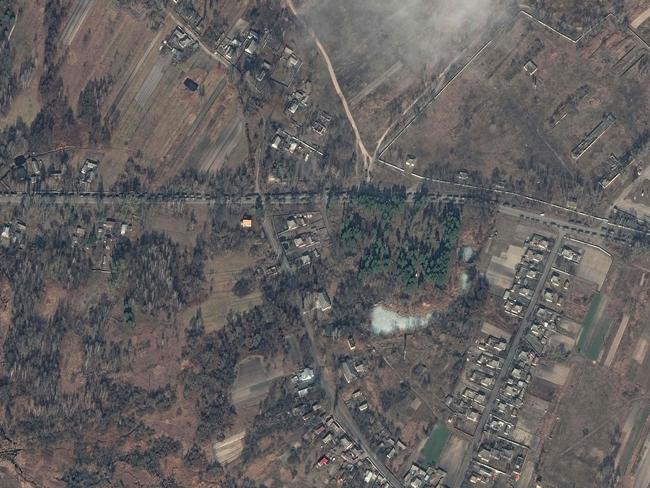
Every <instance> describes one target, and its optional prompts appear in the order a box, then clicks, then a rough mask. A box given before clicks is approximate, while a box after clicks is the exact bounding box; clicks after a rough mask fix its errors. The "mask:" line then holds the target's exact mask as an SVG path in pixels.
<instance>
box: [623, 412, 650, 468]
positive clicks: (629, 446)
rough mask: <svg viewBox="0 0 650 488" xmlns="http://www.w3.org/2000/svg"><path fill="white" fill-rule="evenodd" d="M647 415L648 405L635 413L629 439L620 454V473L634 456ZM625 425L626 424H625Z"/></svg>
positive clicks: (648, 413) (649, 413)
mask: <svg viewBox="0 0 650 488" xmlns="http://www.w3.org/2000/svg"><path fill="white" fill-rule="evenodd" d="M648 415H650V405H646V406H644V407H642V408H640V409H639V411H638V412H636V418H635V419H634V423H633V427H632V429H631V430H630V435H629V438H628V439H627V441H626V443H625V446H624V449H623V452H622V453H621V458H620V462H619V465H618V468H619V469H620V470H621V472H622V473H624V472H625V470H626V469H627V465H628V464H629V462H630V459H631V458H632V454H634V450H635V448H636V446H637V444H638V443H639V440H640V438H641V434H642V433H643V426H644V425H645V423H646V421H647V420H648ZM626 423H627V422H626Z"/></svg>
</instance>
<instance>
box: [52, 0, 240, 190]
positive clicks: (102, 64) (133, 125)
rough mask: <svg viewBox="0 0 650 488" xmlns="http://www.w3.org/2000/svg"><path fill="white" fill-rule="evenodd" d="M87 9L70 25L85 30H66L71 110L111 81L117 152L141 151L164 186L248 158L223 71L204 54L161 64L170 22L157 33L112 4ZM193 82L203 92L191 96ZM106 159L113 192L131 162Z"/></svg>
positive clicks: (108, 100) (104, 170)
mask: <svg viewBox="0 0 650 488" xmlns="http://www.w3.org/2000/svg"><path fill="white" fill-rule="evenodd" d="M82 3H84V7H83V9H81V10H84V9H86V10H87V12H86V14H83V13H80V15H79V16H78V18H77V17H74V18H71V20H70V22H74V23H78V24H79V25H75V26H72V25H71V26H70V29H68V30H66V32H70V33H72V32H76V31H78V32H79V34H77V35H72V34H70V36H71V37H70V39H69V49H68V54H67V57H66V63H64V65H63V68H62V76H63V79H64V83H65V88H66V93H67V95H68V98H69V100H70V101H71V104H72V105H73V106H75V105H76V101H77V99H78V96H79V93H80V92H81V90H82V89H83V88H84V86H85V85H86V83H87V82H89V81H91V80H100V79H104V80H109V89H108V92H107V93H106V95H105V96H104V97H103V98H102V101H101V110H102V115H103V117H104V118H105V120H107V122H108V124H109V125H110V130H111V135H112V137H111V143H110V146H111V147H112V148H120V147H129V148H137V149H138V154H139V155H141V157H142V159H144V162H145V164H148V165H150V166H152V167H153V168H154V170H155V173H156V175H155V180H156V181H157V182H160V183H163V182H165V181H166V180H168V179H169V178H172V177H173V176H175V175H176V174H177V173H178V172H179V171H181V170H182V169H184V168H187V167H193V168H196V169H198V170H204V171H217V170H218V169H219V168H221V167H222V166H224V165H225V164H232V165H233V166H235V165H237V164H239V163H240V162H241V161H243V160H244V159H246V158H247V157H248V146H247V143H246V137H245V132H244V125H243V120H242V113H241V107H240V103H239V100H238V99H237V94H236V90H235V89H234V88H233V87H232V86H231V84H229V83H228V82H227V81H226V78H225V75H226V72H225V69H224V68H223V67H222V66H221V65H220V64H218V63H217V62H216V61H215V60H214V59H212V58H211V57H209V56H208V55H207V54H205V53H204V52H203V51H201V50H199V51H198V52H196V53H194V54H193V55H192V56H191V57H190V58H189V59H188V60H186V61H184V62H182V63H181V64H176V63H174V62H173V61H172V59H171V57H169V56H162V55H161V53H160V49H159V48H160V45H161V43H162V41H163V39H164V37H165V36H166V35H168V33H169V32H170V31H171V30H172V29H173V28H174V27H175V24H174V23H173V22H172V21H171V19H169V18H168V19H167V20H166V22H165V23H164V24H163V25H162V26H161V28H160V30H159V31H158V32H157V33H155V32H152V31H150V30H149V29H148V28H147V27H146V25H145V24H144V22H143V20H141V19H139V18H137V17H135V16H134V14H133V13H132V12H131V11H130V10H127V9H120V8H118V7H117V6H115V5H114V4H113V3H111V2H91V1H87V2H82ZM80 8H81V6H80ZM82 33H83V35H82ZM188 77H189V78H191V79H193V80H194V81H195V82H196V83H198V85H199V87H200V89H199V90H198V91H196V92H191V91H189V90H187V89H186V88H185V86H184V85H183V81H184V80H185V78H188ZM101 159H102V162H103V163H104V164H102V165H100V171H101V174H102V177H103V181H104V184H105V185H109V186H110V185H111V184H112V183H113V182H114V181H115V178H116V176H117V174H119V172H120V171H121V167H122V165H123V164H124V162H125V161H126V157H125V156H124V154H118V155H115V156H111V154H110V151H109V152H108V154H105V155H104V157H103V158H101Z"/></svg>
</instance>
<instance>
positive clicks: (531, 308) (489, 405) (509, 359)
mask: <svg viewBox="0 0 650 488" xmlns="http://www.w3.org/2000/svg"><path fill="white" fill-rule="evenodd" d="M563 237H564V234H563V233H562V232H560V235H559V236H558V237H557V238H556V241H555V244H554V245H553V249H552V250H551V252H550V253H549V255H548V256H547V258H546V262H545V263H544V271H543V272H542V274H541V276H540V279H539V282H538V283H537V286H536V287H535V291H534V292H533V296H532V298H531V300H530V304H529V305H528V308H527V309H526V313H525V314H524V316H523V318H522V319H521V322H520V325H519V328H518V329H517V333H516V334H515V336H514V338H513V339H512V343H511V344H510V348H509V349H508V354H507V356H506V359H505V362H504V364H503V367H502V368H501V371H500V372H499V375H498V377H497V380H496V382H495V384H494V388H492V391H491V392H490V395H489V396H488V400H487V402H486V404H485V410H483V414H482V415H481V418H480V420H479V422H478V425H477V427H476V432H475V433H474V438H473V440H472V442H471V444H470V447H469V449H467V451H466V452H465V455H464V457H463V462H462V464H461V470H460V471H459V472H460V473H463V474H462V475H461V476H459V477H458V478H457V479H456V483H455V485H454V488H460V487H461V486H462V485H463V482H464V480H465V478H466V476H467V470H468V469H469V466H470V463H471V462H472V458H473V457H474V455H475V454H476V452H477V451H478V448H479V446H480V443H481V438H482V436H483V429H484V428H485V424H486V423H487V421H488V420H489V418H490V414H491V413H492V410H493V409H494V405H495V402H496V399H497V396H498V395H499V390H500V389H501V386H502V385H503V382H504V381H505V380H506V378H507V376H508V375H509V374H510V367H511V366H512V363H513V361H514V359H515V357H516V355H517V353H518V351H519V345H520V343H521V339H522V338H523V337H524V335H525V333H526V331H527V330H528V327H529V326H530V325H531V323H532V321H533V318H534V313H535V310H536V308H537V304H538V301H539V297H540V295H541V293H542V291H543V290H544V286H545V283H546V280H547V278H548V275H549V273H550V272H551V268H552V267H553V263H554V262H555V258H556V257H557V253H558V250H559V249H560V246H561V245H562V239H563Z"/></svg>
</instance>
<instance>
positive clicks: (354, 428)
mask: <svg viewBox="0 0 650 488" xmlns="http://www.w3.org/2000/svg"><path fill="white" fill-rule="evenodd" d="M304 322H305V328H306V330H307V335H308V336H309V343H310V346H311V352H312V356H313V358H314V369H315V370H316V374H318V378H319V380H320V385H321V388H322V389H323V391H325V395H326V396H327V398H328V399H329V401H330V404H331V405H332V416H333V417H334V419H335V420H336V421H337V422H338V424H339V425H340V426H341V427H342V428H343V429H344V430H345V431H346V432H347V434H348V435H349V436H350V437H351V438H352V439H353V440H354V441H355V442H356V443H357V444H359V446H360V447H361V448H362V449H363V451H364V452H365V453H366V454H367V456H368V459H370V461H371V462H372V464H374V465H375V467H376V468H377V470H378V471H379V472H380V473H381V475H382V476H383V477H384V478H386V480H388V482H389V483H390V485H391V486H393V487H395V488H401V486H402V483H401V482H400V480H399V479H398V478H397V477H396V476H395V475H394V474H393V473H392V471H391V470H390V469H388V468H387V467H386V465H385V464H384V463H383V462H381V460H380V459H379V457H378V456H377V454H376V453H375V451H374V449H372V447H371V446H370V443H369V442H368V440H367V439H366V438H365V436H364V435H363V433H362V432H361V429H359V426H358V425H357V423H356V421H355V420H354V418H352V414H351V413H350V410H349V409H348V407H347V405H346V404H345V403H343V402H339V401H338V396H337V394H336V385H334V386H332V385H331V384H330V383H329V381H328V380H327V378H326V377H325V374H324V372H323V367H322V365H321V361H320V356H319V354H318V348H317V347H316V345H317V342H316V332H315V331H314V325H313V324H312V323H311V321H309V320H305V321H304Z"/></svg>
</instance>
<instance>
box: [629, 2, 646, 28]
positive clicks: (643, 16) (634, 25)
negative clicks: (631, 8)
mask: <svg viewBox="0 0 650 488" xmlns="http://www.w3.org/2000/svg"><path fill="white" fill-rule="evenodd" d="M648 19H650V7H648V8H647V9H645V10H644V11H643V12H641V13H640V14H639V15H637V16H636V18H635V19H634V20H633V21H632V23H631V24H630V25H631V26H632V29H638V28H639V26H641V24H643V23H644V22H645V21H646V20H648Z"/></svg>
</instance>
